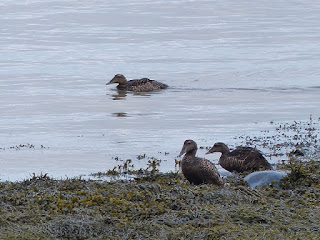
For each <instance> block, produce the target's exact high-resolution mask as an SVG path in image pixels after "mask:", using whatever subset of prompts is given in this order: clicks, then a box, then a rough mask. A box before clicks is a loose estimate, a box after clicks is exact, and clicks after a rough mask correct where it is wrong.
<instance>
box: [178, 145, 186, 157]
mask: <svg viewBox="0 0 320 240" xmlns="http://www.w3.org/2000/svg"><path fill="white" fill-rule="evenodd" d="M185 152H186V147H185V146H183V147H182V149H181V152H180V154H179V155H178V157H181V156H182V155H183V154H185Z"/></svg>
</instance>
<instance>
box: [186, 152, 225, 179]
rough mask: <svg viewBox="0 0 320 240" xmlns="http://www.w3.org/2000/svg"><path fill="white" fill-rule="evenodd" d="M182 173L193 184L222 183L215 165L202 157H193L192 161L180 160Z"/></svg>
mask: <svg viewBox="0 0 320 240" xmlns="http://www.w3.org/2000/svg"><path fill="white" fill-rule="evenodd" d="M182 173H183V175H184V176H185V177H186V179H187V180H188V181H189V182H190V183H193V184H196V185H198V184H202V183H210V184H217V185H222V184H223V180H222V179H221V178H220V174H219V172H218V170H217V168H216V166H215V165H214V164H213V163H211V162H210V161H208V160H207V159H204V158H198V157H196V158H194V159H192V162H188V163H187V162H182Z"/></svg>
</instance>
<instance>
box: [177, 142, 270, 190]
mask: <svg viewBox="0 0 320 240" xmlns="http://www.w3.org/2000/svg"><path fill="white" fill-rule="evenodd" d="M197 149H198V147H197V143H196V142H195V141H193V140H186V141H185V142H184V144H183V147H182V149H181V152H180V155H179V156H182V155H183V154H185V155H184V157H183V159H182V161H181V170H182V173H183V175H184V176H185V178H186V179H187V180H188V181H189V182H190V183H193V184H196V185H198V184H202V183H209V184H216V185H223V184H224V181H223V179H222V178H221V177H220V174H219V172H218V170H217V168H216V166H215V165H214V164H213V163H211V162H210V161H209V160H207V159H205V158H199V157H196V152H197ZM214 152H221V153H222V154H221V157H220V159H219V164H220V165H221V167H223V168H224V169H226V170H227V171H230V172H233V171H236V172H245V171H252V170H253V171H256V170H259V169H272V167H271V165H270V163H269V162H268V161H267V160H266V159H265V158H264V157H263V156H262V153H261V152H260V151H259V150H257V149H255V148H251V147H237V148H236V149H235V150H233V151H231V152H230V150H229V148H228V147H227V145H226V144H224V143H221V142H218V143H215V144H214V145H213V147H212V148H211V149H210V150H209V151H208V152H207V153H206V154H209V153H214Z"/></svg>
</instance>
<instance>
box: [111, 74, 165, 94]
mask: <svg viewBox="0 0 320 240" xmlns="http://www.w3.org/2000/svg"><path fill="white" fill-rule="evenodd" d="M112 83H119V85H118V86H117V88H118V89H119V90H128V91H134V92H150V91H153V90H159V89H166V88H167V87H168V85H166V84H164V83H160V82H157V81H155V80H150V79H149V78H141V79H134V80H130V81H127V79H126V77H125V76H124V75H122V74H116V75H115V76H114V77H113V78H112V79H111V81H110V82H108V83H107V84H106V85H109V84H112Z"/></svg>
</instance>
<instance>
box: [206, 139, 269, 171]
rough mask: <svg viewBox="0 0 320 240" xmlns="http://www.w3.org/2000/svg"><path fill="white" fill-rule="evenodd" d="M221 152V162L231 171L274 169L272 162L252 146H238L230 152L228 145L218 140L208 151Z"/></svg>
mask: <svg viewBox="0 0 320 240" xmlns="http://www.w3.org/2000/svg"><path fill="white" fill-rule="evenodd" d="M214 152H221V153H222V154H221V156H220V159H219V162H218V163H219V164H220V166H221V167H223V168H224V169H226V170H227V171H229V172H233V171H236V172H245V171H257V170H260V169H265V170H270V169H272V167H271V165H270V163H269V162H268V161H267V160H266V159H265V158H264V157H263V155H262V153H261V152H260V151H259V150H257V149H255V148H252V147H237V148H236V149H235V150H233V151H232V152H230V150H229V148H228V146H227V145H226V144H224V143H222V142H217V143H215V144H214V145H213V147H212V148H211V149H210V150H209V151H208V152H207V153H206V154H209V153H214Z"/></svg>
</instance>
